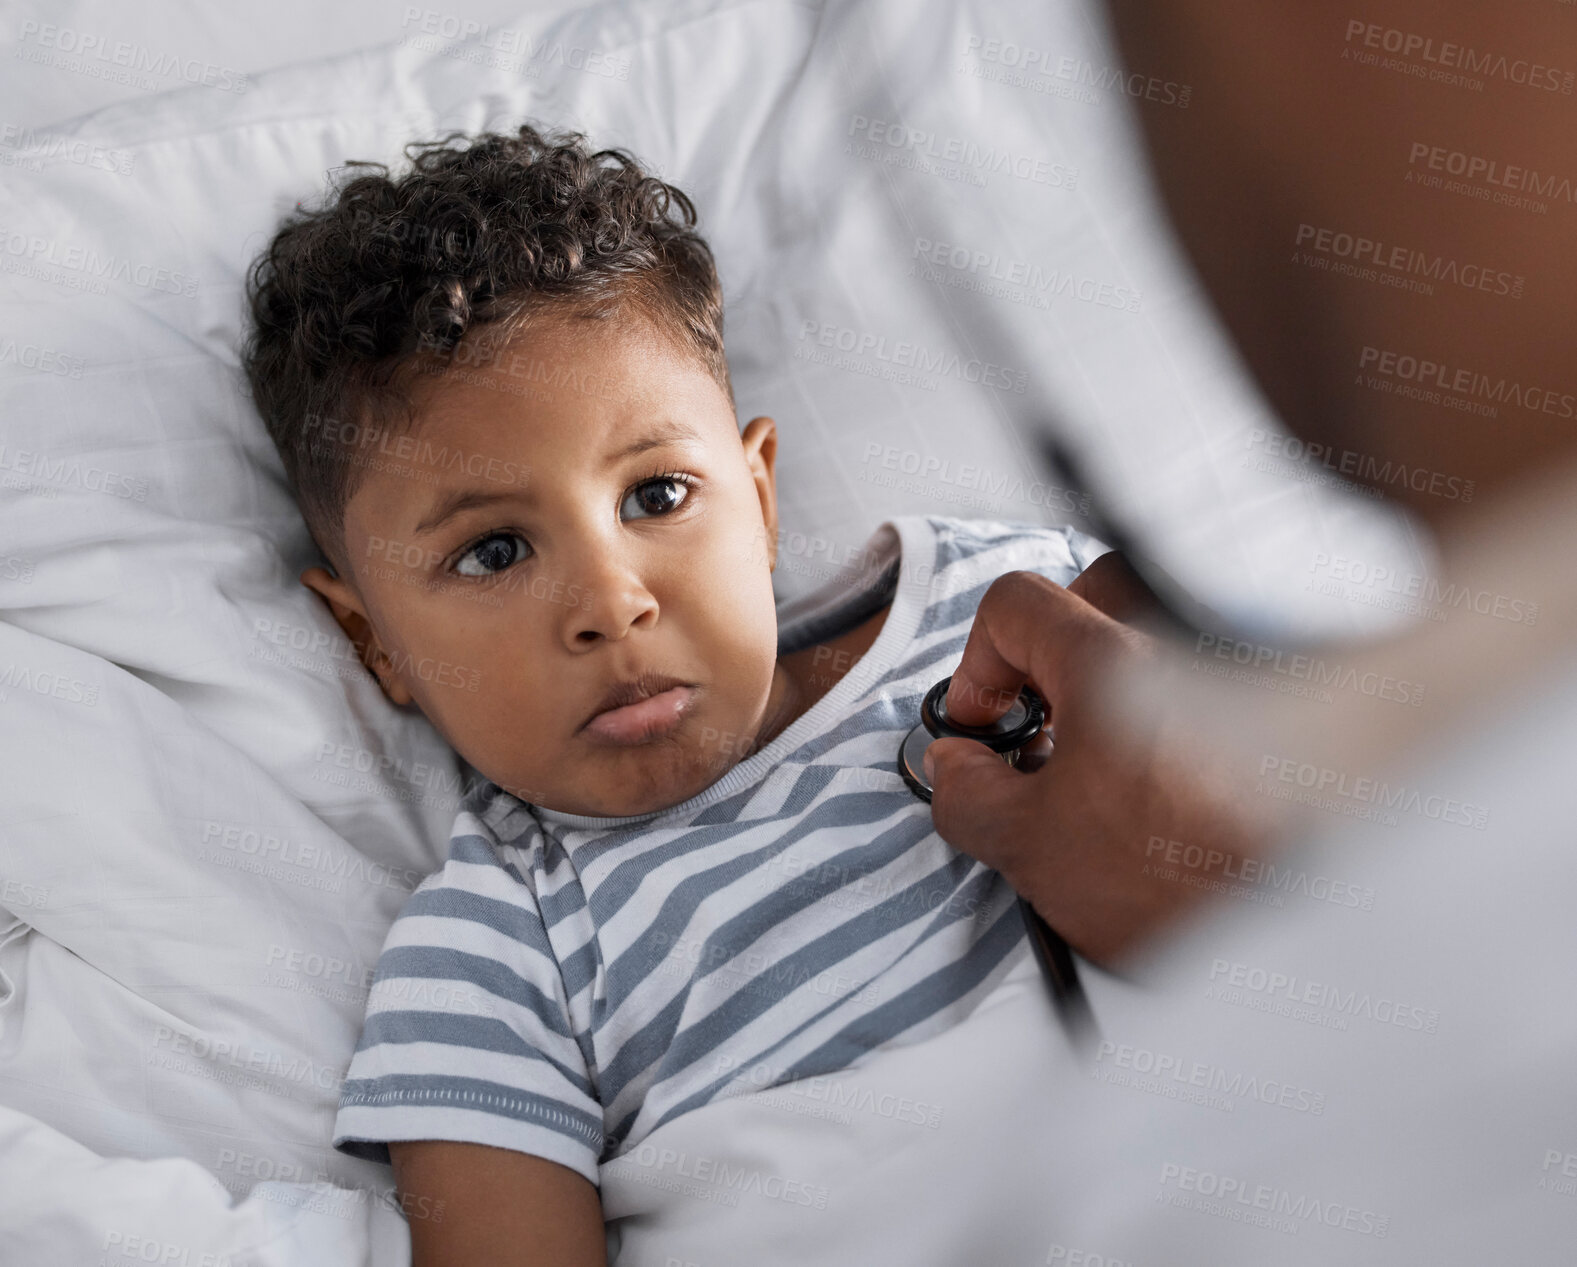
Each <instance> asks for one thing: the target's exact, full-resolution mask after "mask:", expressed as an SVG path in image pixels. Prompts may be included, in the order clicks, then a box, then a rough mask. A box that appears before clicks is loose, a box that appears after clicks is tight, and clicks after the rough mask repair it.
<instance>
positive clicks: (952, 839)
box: [926, 739, 1040, 881]
mask: <svg viewBox="0 0 1577 1267" xmlns="http://www.w3.org/2000/svg"><path fill="white" fill-rule="evenodd" d="M926 768H927V777H928V778H929V779H930V781H931V822H932V823H933V824H934V825H935V827H936V833H937V835H939V836H940V837H941V838H942V839H943V840H945V841H947V843H948V844H950V845H952V846H953V847H954V848H955V849H958V850H961V851H962V852H964V853H967V854H968V855H969V856H970V857H972V858H978V859H979V860H980V861H981V862H984V863H985V864H986V865H987V866H990V867H995V868H996V869H997V870H999V871H1001V872H1002V873H1003V874H1004V875H1006V876H1007V877H1008V879H1009V880H1010V881H1011V880H1012V879H1013V878H1014V877H1013V876H1012V874H1011V872H1010V867H1011V866H1012V863H1013V860H1014V859H1016V858H1017V857H1018V856H1019V855H1020V854H1022V852H1023V849H1022V847H1021V845H1020V844H1019V839H1020V837H1021V836H1022V835H1023V832H1022V831H1021V830H1020V828H1021V825H1023V824H1027V823H1029V822H1031V821H1032V820H1033V819H1034V817H1035V812H1034V810H1035V806H1036V805H1037V804H1038V803H1039V796H1040V793H1039V789H1038V787H1037V786H1035V776H1034V775H1030V774H1025V773H1024V772H1023V771H1020V770H1015V769H1013V768H1012V767H1011V766H1009V765H1008V764H1007V762H1005V761H1003V760H1002V758H1001V757H999V756H998V755H997V754H996V753H994V752H992V751H991V750H990V749H989V748H987V747H986V746H985V745H984V744H979V743H976V742H975V741H974V740H973V739H938V740H937V741H936V742H935V743H933V744H932V745H931V746H930V747H929V748H927V749H926Z"/></svg>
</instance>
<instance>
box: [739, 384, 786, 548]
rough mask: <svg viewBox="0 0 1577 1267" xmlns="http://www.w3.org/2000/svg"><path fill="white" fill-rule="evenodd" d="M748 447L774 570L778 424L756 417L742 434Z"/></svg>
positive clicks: (776, 520) (776, 522) (776, 546)
mask: <svg viewBox="0 0 1577 1267" xmlns="http://www.w3.org/2000/svg"><path fill="white" fill-rule="evenodd" d="M739 439H740V443H742V444H743V445H744V446H745V463H746V464H747V465H748V466H749V467H750V476H751V478H752V479H753V480H755V483H756V496H757V497H759V498H760V499H761V523H762V526H763V527H764V528H765V529H766V531H767V551H768V554H767V557H768V559H769V560H770V570H772V571H776V570H777V566H778V485H777V474H776V468H777V457H778V424H777V423H775V422H773V421H772V419H771V418H768V417H767V416H766V415H765V414H763V415H762V416H761V417H759V418H752V419H751V420H750V421H749V423H748V424H746V426H745V430H744V433H743V434H742V435H741V436H740V437H739Z"/></svg>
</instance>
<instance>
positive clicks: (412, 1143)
mask: <svg viewBox="0 0 1577 1267" xmlns="http://www.w3.org/2000/svg"><path fill="white" fill-rule="evenodd" d="M389 1156H390V1158H391V1159H392V1160H393V1162H394V1183H395V1186H396V1187H397V1188H398V1189H399V1192H400V1197H401V1208H402V1209H403V1210H405V1211H407V1217H408V1221H409V1223H410V1228H411V1267H607V1261H608V1257H607V1241H606V1239H605V1236H604V1233H603V1226H602V1203H601V1201H600V1200H599V1199H598V1196H597V1189H596V1188H595V1187H594V1186H593V1185H592V1184H591V1183H590V1182H588V1181H587V1179H586V1178H585V1176H584V1175H581V1174H578V1173H576V1172H575V1171H573V1170H571V1169H570V1168H569V1167H568V1166H561V1165H559V1163H558V1162H556V1161H548V1160H547V1158H545V1157H535V1156H533V1155H532V1154H530V1153H520V1152H515V1151H514V1150H513V1149H508V1148H493V1147H492V1146H490V1145H488V1144H461V1143H454V1142H451V1141H449V1140H435V1139H423V1140H407V1141H403V1142H401V1141H391V1142H390V1144H389ZM424 1198H425V1199H424Z"/></svg>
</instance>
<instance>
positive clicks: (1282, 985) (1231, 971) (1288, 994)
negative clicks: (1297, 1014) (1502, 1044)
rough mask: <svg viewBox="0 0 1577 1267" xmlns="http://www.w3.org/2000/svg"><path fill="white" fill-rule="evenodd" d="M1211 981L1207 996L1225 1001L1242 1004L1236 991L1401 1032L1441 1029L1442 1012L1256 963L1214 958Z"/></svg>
mask: <svg viewBox="0 0 1577 1267" xmlns="http://www.w3.org/2000/svg"><path fill="white" fill-rule="evenodd" d="M1210 980H1211V981H1212V982H1213V983H1214V985H1213V987H1212V990H1211V991H1210V992H1208V993H1207V995H1206V997H1207V998H1214V997H1218V996H1219V997H1220V998H1221V999H1222V1000H1223V1001H1224V1002H1229V1003H1231V1002H1238V1001H1239V1000H1238V999H1237V998H1236V997H1234V992H1237V991H1247V992H1248V993H1249V994H1253V995H1259V996H1261V997H1262V998H1264V999H1267V1000H1269V999H1274V1000H1278V1001H1280V1002H1283V1003H1289V1004H1300V1005H1303V1006H1306V1007H1312V1008H1318V1009H1321V1010H1323V1011H1325V1012H1329V1013H1333V1014H1334V1015H1336V1016H1338V1017H1349V1018H1352V1019H1356V1020H1366V1021H1374V1022H1376V1023H1377V1024H1380V1025H1395V1026H1397V1027H1398V1028H1400V1029H1410V1030H1414V1031H1417V1032H1419V1033H1424V1034H1433V1033H1436V1032H1437V1031H1438V1030H1439V1028H1440V1013H1439V1012H1438V1011H1436V1010H1435V1009H1434V1008H1425V1007H1418V1006H1416V1005H1413V1004H1404V1003H1399V1002H1398V1001H1397V1000H1395V999H1392V998H1388V997H1386V996H1385V995H1380V996H1378V997H1376V996H1375V995H1373V994H1371V993H1369V992H1368V991H1367V990H1365V991H1362V992H1360V991H1358V990H1346V991H1344V990H1342V989H1341V988H1340V987H1339V986H1334V985H1330V984H1328V983H1326V982H1324V981H1311V980H1305V979H1303V978H1302V977H1299V976H1296V975H1294V974H1290V973H1285V972H1273V971H1271V970H1269V969H1267V968H1259V967H1255V966H1254V965H1252V964H1246V963H1236V962H1232V961H1229V960H1226V959H1212V960H1211V961H1210ZM1261 1010H1262V1009H1261Z"/></svg>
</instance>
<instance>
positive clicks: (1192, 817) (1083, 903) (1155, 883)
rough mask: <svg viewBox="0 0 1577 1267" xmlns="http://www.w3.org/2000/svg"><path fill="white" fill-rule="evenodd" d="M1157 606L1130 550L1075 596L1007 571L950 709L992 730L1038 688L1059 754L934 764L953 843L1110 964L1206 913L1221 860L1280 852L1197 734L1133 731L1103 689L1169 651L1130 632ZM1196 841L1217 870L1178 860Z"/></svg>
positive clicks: (1097, 569) (1077, 945)
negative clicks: (1017, 761) (1019, 763)
mask: <svg viewBox="0 0 1577 1267" xmlns="http://www.w3.org/2000/svg"><path fill="white" fill-rule="evenodd" d="M1147 610H1154V605H1153V599H1151V598H1150V596H1149V591H1148V590H1147V589H1146V588H1145V587H1144V585H1143V582H1142V581H1140V580H1139V578H1138V577H1137V576H1136V575H1135V574H1134V573H1133V571H1132V570H1131V569H1130V568H1129V567H1128V565H1127V562H1126V560H1124V559H1123V558H1122V557H1121V556H1120V555H1118V554H1116V553H1115V552H1112V553H1109V554H1105V555H1102V556H1101V557H1100V558H1099V559H1097V560H1096V561H1095V562H1094V563H1092V564H1091V565H1090V566H1089V567H1088V568H1087V569H1085V571H1084V572H1083V573H1082V574H1081V575H1080V576H1079V577H1077V578H1076V579H1075V580H1074V582H1073V583H1072V584H1071V585H1070V586H1069V587H1067V588H1066V589H1065V588H1063V587H1062V586H1060V585H1058V584H1056V583H1055V582H1054V581H1050V580H1047V579H1046V578H1045V577H1043V576H1041V575H1039V574H1038V573H1034V572H1010V573H1008V574H1007V575H1005V576H1002V577H999V578H998V579H997V580H996V581H995V582H993V584H992V585H991V587H990V588H989V589H988V590H987V591H986V593H985V596H984V597H983V598H982V599H981V602H980V607H979V610H978V611H977V613H976V615H975V623H974V627H973V628H972V629H971V631H970V634H969V641H968V643H967V644H966V645H965V647H964V654H963V659H962V661H961V662H960V664H959V667H958V669H957V671H956V672H954V674H953V681H952V685H951V686H950V687H949V688H948V693H947V711H948V714H949V716H950V717H951V718H952V719H953V720H955V721H957V722H959V723H961V724H963V725H966V726H978V725H985V724H987V723H989V722H990V721H992V720H994V719H995V718H997V717H999V716H1000V715H1001V714H1002V713H1004V712H1005V711H1006V710H1007V708H1008V707H1009V705H1010V704H1011V703H1012V701H1013V700H1014V699H1015V698H1016V697H1017V696H1018V692H1019V689H1020V688H1021V687H1022V686H1023V685H1024V684H1025V683H1026V682H1027V683H1029V684H1030V685H1031V686H1033V687H1034V689H1035V690H1036V691H1037V692H1039V694H1040V696H1041V698H1042V699H1043V700H1045V702H1046V705H1047V708H1048V712H1049V716H1050V722H1051V725H1052V728H1053V732H1054V735H1055V746H1054V748H1053V749H1052V750H1051V751H1050V752H1049V755H1045V756H1044V760H1043V761H1042V762H1041V764H1039V766H1038V768H1034V769H1032V770H1031V771H1030V772H1029V773H1026V772H1025V771H1024V770H1023V769H1013V768H1012V767H1010V766H1008V765H1007V764H1006V763H1005V762H1003V761H1002V760H1001V758H1000V757H998V756H997V755H995V754H994V753H992V752H990V751H989V750H988V749H986V748H985V747H984V746H983V745H981V744H978V743H976V742H974V741H973V740H970V739H939V740H937V741H936V742H935V743H933V744H932V745H931V746H930V747H929V748H928V749H927V751H926V757H925V765H926V769H927V772H928V777H929V778H930V780H931V783H932V787H933V792H932V798H931V816H932V819H933V821H934V822H935V824H936V830H937V832H938V833H939V834H940V835H941V837H942V838H943V839H944V840H946V841H947V842H948V843H949V844H951V845H953V846H954V847H955V848H957V849H959V850H962V851H963V852H964V853H967V854H970V855H971V856H973V857H975V858H978V859H979V860H980V861H982V862H984V863H986V864H987V865H988V866H991V867H994V868H996V870H998V871H1000V872H1001V873H1002V874H1003V875H1004V876H1005V877H1006V878H1007V880H1008V882H1009V883H1010V884H1012V886H1013V887H1014V889H1016V890H1017V891H1018V892H1019V893H1020V894H1022V895H1023V896H1024V897H1025V898H1027V899H1028V900H1029V902H1030V904H1031V905H1033V906H1034V907H1035V909H1036V910H1037V911H1039V912H1040V914H1041V915H1042V916H1043V917H1044V918H1045V919H1046V921H1047V923H1049V924H1050V925H1051V926H1052V927H1053V928H1055V929H1056V930H1057V932H1058V933H1060V934H1061V935H1062V937H1063V938H1064V939H1066V940H1067V942H1068V943H1069V944H1070V945H1071V946H1072V947H1073V948H1074V949H1076V950H1078V951H1079V952H1080V953H1081V954H1083V955H1085V956H1086V957H1087V958H1089V959H1091V960H1093V961H1095V962H1097V963H1101V964H1111V963H1112V962H1114V961H1118V960H1121V959H1123V958H1124V957H1125V956H1127V955H1128V954H1130V953H1131V952H1134V951H1136V950H1138V949H1139V948H1140V947H1141V945H1142V944H1143V942H1144V941H1145V940H1146V939H1147V938H1149V937H1150V936H1151V935H1152V934H1154V933H1156V932H1158V931H1159V930H1160V929H1162V928H1164V927H1165V926H1167V925H1169V924H1171V923H1172V922H1173V921H1174V920H1176V919H1177V918H1178V917H1180V916H1181V915H1183V914H1185V913H1186V912H1188V911H1190V910H1191V909H1193V908H1194V907H1195V906H1196V905H1197V904H1198V903H1199V901H1200V899H1201V897H1202V896H1203V895H1204V893H1205V892H1206V890H1207V888H1208V883H1206V882H1207V881H1208V880H1209V878H1210V870H1211V869H1212V868H1213V869H1214V870H1215V871H1216V873H1217V875H1219V874H1221V873H1222V870H1223V868H1222V866H1221V863H1222V860H1224V859H1227V858H1232V857H1236V858H1247V857H1254V856H1258V855H1260V854H1262V853H1263V852H1264V851H1265V848H1266V846H1265V842H1264V840H1263V835H1264V831H1265V828H1264V824H1263V820H1262V819H1260V818H1258V817H1257V816H1256V815H1255V814H1254V813H1253V812H1252V810H1251V808H1250V807H1249V806H1248V805H1247V803H1246V801H1245V799H1244V798H1243V796H1242V793H1241V792H1240V791H1234V790H1233V789H1234V787H1235V784H1234V783H1233V781H1232V780H1231V779H1230V778H1229V777H1228V776H1227V774H1226V771H1225V769H1224V768H1223V767H1222V765H1221V763H1220V761H1219V760H1215V759H1213V758H1212V755H1211V754H1209V753H1207V752H1205V751H1203V749H1202V745H1201V744H1200V742H1199V739H1198V737H1197V735H1190V734H1187V733H1183V732H1182V729H1181V726H1180V725H1179V724H1178V723H1176V722H1173V723H1167V724H1160V725H1157V726H1155V727H1153V728H1152V729H1151V731H1150V733H1143V734H1140V733H1132V732H1133V728H1132V727H1129V726H1124V725H1120V724H1118V723H1116V722H1115V721H1113V720H1111V719H1110V717H1109V716H1108V714H1109V710H1108V709H1107V708H1106V707H1105V706H1104V705H1103V698H1104V691H1103V689H1102V688H1103V683H1105V682H1108V681H1110V680H1111V679H1112V678H1113V677H1115V676H1119V675H1121V674H1122V673H1123V672H1124V670H1125V669H1129V670H1132V669H1134V668H1136V667H1139V666H1141V665H1142V664H1143V663H1144V662H1145V661H1147V660H1148V659H1150V658H1151V657H1153V656H1155V655H1156V654H1157V651H1158V646H1157V643H1156V641H1155V639H1154V638H1153V637H1152V636H1150V635H1148V634H1146V633H1143V632H1141V631H1140V630H1139V629H1138V628H1135V627H1133V626H1132V625H1130V624H1125V623H1123V622H1124V621H1132V622H1136V623H1141V624H1142V623H1143V619H1144V616H1145V615H1146V612H1147ZM1042 744H1043V752H1044V737H1042ZM1171 842H1182V844H1181V846H1177V847H1172V843H1171ZM1190 846H1199V847H1200V848H1199V849H1198V850H1193V849H1188V852H1187V856H1188V857H1190V858H1192V857H1194V856H1196V855H1197V856H1199V857H1209V858H1211V859H1213V863H1211V864H1207V865H1206V867H1205V869H1203V870H1195V871H1193V872H1190V871H1188V870H1187V869H1186V868H1179V867H1178V866H1177V865H1175V861H1174V860H1175V857H1176V856H1177V855H1178V854H1180V853H1181V852H1182V850H1183V849H1185V848H1187V847H1190ZM1210 851H1214V852H1213V853H1212V852H1210ZM1168 853H1170V854H1171V855H1172V856H1173V859H1167V857H1166V855H1167V854H1168ZM1227 873H1228V874H1230V873H1231V872H1230V871H1228V872H1227ZM1190 876H1198V877H1200V878H1201V879H1200V881H1196V882H1195V883H1188V882H1187V879H1188V878H1189V877H1190Z"/></svg>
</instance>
